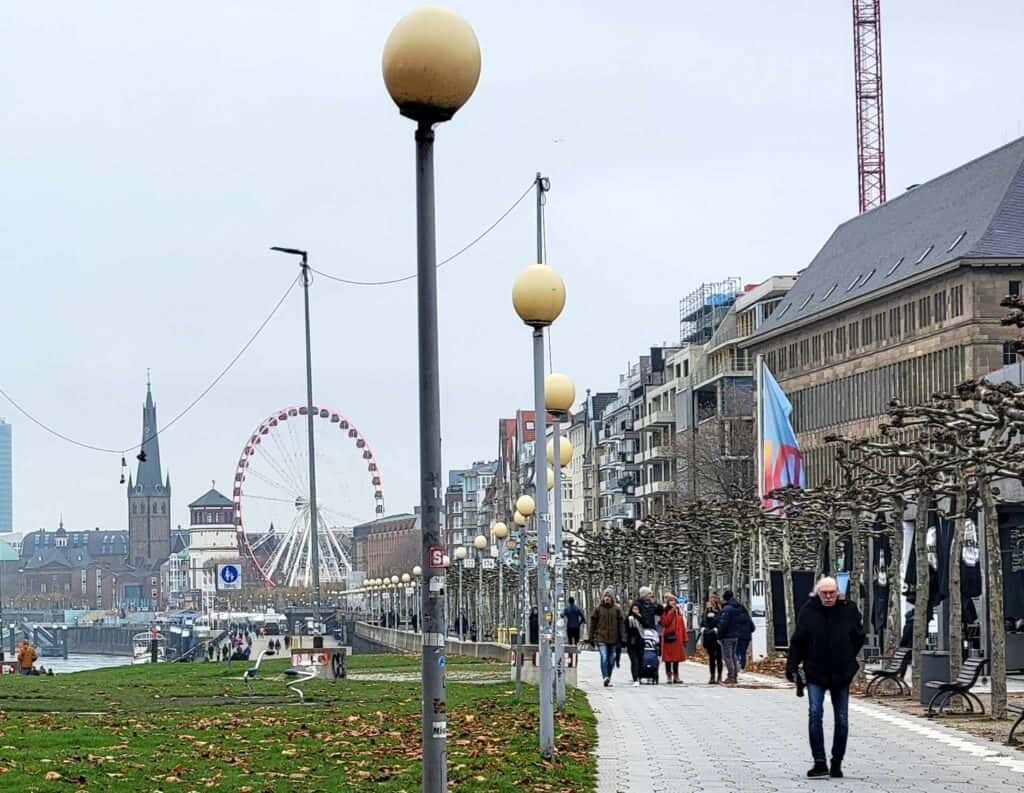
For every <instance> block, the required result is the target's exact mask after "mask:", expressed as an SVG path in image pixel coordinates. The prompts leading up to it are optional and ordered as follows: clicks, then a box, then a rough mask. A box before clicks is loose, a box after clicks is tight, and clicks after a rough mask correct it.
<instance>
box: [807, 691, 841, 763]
mask: <svg viewBox="0 0 1024 793" xmlns="http://www.w3.org/2000/svg"><path fill="white" fill-rule="evenodd" d="M826 691H828V692H829V695H830V697H831V699H832V715H833V717H834V718H835V732H834V734H833V735H832V761H833V762H836V761H842V759H843V756H844V755H845V754H846V739H847V737H848V736H849V734H850V719H849V706H850V686H849V685H846V686H843V687H842V688H825V687H824V686H819V685H816V684H815V683H808V684H807V707H808V728H809V732H810V738H811V756H812V757H813V758H814V762H816V763H824V762H825V730H824V727H823V726H822V720H823V718H824V715H825V692H826Z"/></svg>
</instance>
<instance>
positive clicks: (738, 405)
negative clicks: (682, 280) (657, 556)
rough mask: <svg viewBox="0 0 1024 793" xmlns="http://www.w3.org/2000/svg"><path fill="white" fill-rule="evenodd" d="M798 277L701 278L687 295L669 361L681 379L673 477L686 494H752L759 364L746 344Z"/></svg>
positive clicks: (678, 394)
mask: <svg viewBox="0 0 1024 793" xmlns="http://www.w3.org/2000/svg"><path fill="white" fill-rule="evenodd" d="M795 280H796V277H795V276H773V277H772V278H769V279H768V280H766V281H764V282H763V283H760V284H757V285H752V286H748V287H746V288H745V289H741V288H740V281H739V279H727V280H726V281H722V282H719V283H716V284H704V285H702V286H701V287H700V288H699V289H697V290H696V291H695V292H693V293H692V294H691V295H689V296H687V297H686V298H684V299H683V301H682V303H681V309H680V317H681V323H682V324H681V331H682V333H681V337H682V341H683V342H684V343H685V344H687V347H686V349H685V351H684V352H683V353H681V354H679V355H677V356H676V357H675V358H673V359H672V361H671V365H672V369H673V371H672V376H673V377H674V378H675V382H676V384H677V385H676V427H675V429H676V435H675V446H676V450H677V452H678V456H677V458H676V472H675V474H676V481H677V484H678V486H679V491H680V494H681V495H683V496H684V497H698V498H732V497H744V496H751V495H753V493H754V488H755V486H756V482H755V478H754V468H755V465H754V399H753V392H754V369H753V365H752V360H751V357H750V353H749V351H748V350H747V349H746V348H745V347H744V344H745V342H747V341H748V340H749V338H750V337H751V336H752V334H754V333H755V332H757V330H758V329H759V328H760V327H761V326H762V325H763V324H764V323H765V322H766V321H767V320H768V318H770V317H771V316H772V314H773V312H774V311H775V309H776V308H777V307H778V305H779V304H780V302H781V301H782V299H783V297H784V296H785V295H786V293H787V292H788V291H789V289H790V288H791V287H792V286H793V284H794V282H795Z"/></svg>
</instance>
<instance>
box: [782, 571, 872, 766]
mask: <svg viewBox="0 0 1024 793" xmlns="http://www.w3.org/2000/svg"><path fill="white" fill-rule="evenodd" d="M863 646H864V626H863V624H862V622H861V616H860V612H859V611H858V610H857V607H856V606H854V605H853V604H852V603H850V602H848V601H847V600H845V599H842V598H840V597H839V584H838V583H836V579H834V578H832V577H831V576H824V577H823V578H821V579H819V580H818V583H817V584H816V585H815V587H814V594H813V595H812V596H811V597H810V598H809V599H808V600H807V602H806V603H805V604H804V605H803V607H802V608H801V609H800V613H799V614H798V615H797V619H796V630H795V631H794V632H793V637H792V638H791V639H790V640H789V657H788V659H787V661H786V679H787V680H789V681H791V682H792V681H794V680H795V679H796V675H797V672H798V669H799V667H800V665H801V664H803V667H804V677H805V678H806V681H807V706H808V722H809V723H808V732H809V735H810V741H811V755H812V757H813V758H814V767H813V768H811V770H810V771H808V772H807V776H809V777H822V776H832V777H841V776H842V775H843V767H842V764H843V757H844V755H845V754H846V739H847V736H848V735H849V731H850V725H849V715H848V714H849V703H850V682H851V681H852V680H853V677H854V675H856V674H857V668H858V664H857V655H858V653H860V649H861V647H863ZM826 691H828V693H829V698H830V699H831V700H832V713H833V715H834V717H835V732H834V735H833V736H832V764H831V767H830V766H829V764H828V763H826V762H825V732H824V728H823V725H822V720H823V717H824V711H825V692H826Z"/></svg>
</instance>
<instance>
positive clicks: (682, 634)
mask: <svg viewBox="0 0 1024 793" xmlns="http://www.w3.org/2000/svg"><path fill="white" fill-rule="evenodd" d="M659 619H660V620H661V660H663V661H664V662H665V678H666V679H667V680H668V682H669V683H682V682H683V681H682V680H680V679H679V663H680V661H685V660H686V620H685V619H684V618H683V610H682V609H681V608H680V607H679V601H678V600H677V599H676V596H675V595H673V594H672V593H671V592H666V593H665V609H664V610H663V611H662V612H661V617H659Z"/></svg>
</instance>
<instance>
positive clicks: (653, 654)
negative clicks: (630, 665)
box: [640, 628, 661, 685]
mask: <svg viewBox="0 0 1024 793" xmlns="http://www.w3.org/2000/svg"><path fill="white" fill-rule="evenodd" d="M642 635H643V639H644V654H643V657H642V658H641V660H640V682H641V683H642V682H643V681H644V680H647V681H649V682H651V683H653V684H654V685H658V669H659V666H660V663H659V661H658V654H659V652H660V649H661V648H660V642H659V639H658V632H657V631H656V630H654V629H653V628H644V630H643V633H642Z"/></svg>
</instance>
